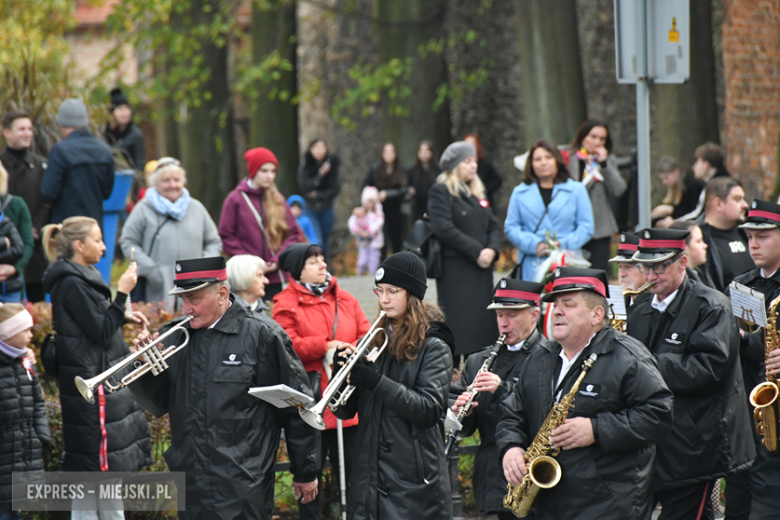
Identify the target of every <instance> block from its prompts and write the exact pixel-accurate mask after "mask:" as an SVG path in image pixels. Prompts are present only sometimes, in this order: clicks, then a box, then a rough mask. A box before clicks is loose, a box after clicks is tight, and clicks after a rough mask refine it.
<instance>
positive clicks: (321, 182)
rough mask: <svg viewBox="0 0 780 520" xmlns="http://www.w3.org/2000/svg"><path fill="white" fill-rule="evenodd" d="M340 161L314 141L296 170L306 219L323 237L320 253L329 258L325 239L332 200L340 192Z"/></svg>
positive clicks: (332, 213) (317, 141)
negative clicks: (304, 205) (304, 204)
mask: <svg viewBox="0 0 780 520" xmlns="http://www.w3.org/2000/svg"><path fill="white" fill-rule="evenodd" d="M340 165H341V161H340V160H339V158H338V156H337V155H336V154H335V153H332V152H331V151H330V149H329V148H328V145H327V143H325V141H323V140H322V139H314V140H313V141H312V142H311V143H309V148H308V149H307V150H306V154H305V155H304V156H303V163H301V165H300V166H299V167H298V187H299V188H300V189H301V192H302V195H303V198H304V200H305V201H306V209H304V210H303V214H304V215H306V216H307V217H309V220H311V222H312V224H314V226H315V227H316V228H317V229H318V230H319V232H320V236H321V237H322V243H321V244H320V247H322V251H323V252H324V254H325V259H327V258H328V239H329V238H330V231H331V229H333V219H334V216H333V215H334V212H333V201H334V200H335V199H336V196H338V194H339V192H341V177H339V166H340Z"/></svg>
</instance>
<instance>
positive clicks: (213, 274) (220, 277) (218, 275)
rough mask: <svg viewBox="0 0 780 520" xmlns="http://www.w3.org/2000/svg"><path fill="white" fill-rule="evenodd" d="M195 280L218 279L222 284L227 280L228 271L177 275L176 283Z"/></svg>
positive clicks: (218, 270)
mask: <svg viewBox="0 0 780 520" xmlns="http://www.w3.org/2000/svg"><path fill="white" fill-rule="evenodd" d="M193 278H216V279H217V280H219V281H220V282H224V281H225V280H227V269H215V270H213V271H192V272H189V273H176V281H177V282H180V281H183V280H192V279H193Z"/></svg>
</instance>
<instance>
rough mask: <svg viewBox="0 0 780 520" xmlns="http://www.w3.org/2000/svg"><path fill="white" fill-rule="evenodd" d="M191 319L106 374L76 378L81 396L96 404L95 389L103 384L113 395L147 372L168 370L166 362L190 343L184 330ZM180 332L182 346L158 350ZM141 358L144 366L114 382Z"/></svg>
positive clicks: (155, 373) (182, 322)
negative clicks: (117, 375) (117, 376)
mask: <svg viewBox="0 0 780 520" xmlns="http://www.w3.org/2000/svg"><path fill="white" fill-rule="evenodd" d="M191 319H192V316H187V317H186V318H184V319H183V320H182V321H181V323H179V324H178V325H176V326H175V327H173V328H172V329H171V330H169V331H168V332H166V333H165V334H163V335H161V336H160V337H159V338H157V339H156V340H154V341H152V342H151V343H149V344H148V345H144V346H143V347H142V348H140V349H139V350H138V351H136V352H135V353H134V354H130V355H129V356H127V357H126V358H124V359H123V360H122V361H120V362H119V363H117V364H116V365H114V366H112V367H111V368H109V369H108V370H106V371H105V372H102V373H100V374H98V375H96V376H95V377H92V378H90V379H83V378H82V377H80V376H76V388H77V389H78V391H79V393H80V394H81V396H82V397H83V398H84V399H86V400H87V401H89V402H90V403H94V402H95V389H97V387H98V386H100V385H101V384H102V385H104V386H105V388H106V391H107V392H108V393H111V394H113V393H114V392H116V391H117V390H119V389H121V388H124V387H126V386H127V385H129V384H131V383H134V382H135V381H137V380H138V379H139V378H140V377H141V376H143V375H145V374H146V373H147V372H151V373H152V375H155V376H156V375H158V374H159V373H161V372H162V371H163V370H165V369H166V368H168V363H167V362H166V360H167V359H168V358H169V357H171V356H172V355H174V354H176V353H177V352H178V351H180V350H181V349H183V348H184V347H186V346H187V343H189V342H190V333H189V332H187V329H186V328H184V325H185V324H187V323H189V321H190V320H191ZM179 331H181V332H183V333H184V342H183V343H182V344H181V345H172V346H170V347H168V348H166V349H165V350H162V351H160V350H159V349H158V348H157V345H158V344H159V343H161V342H162V341H163V340H164V339H165V338H167V337H168V336H170V335H171V334H173V333H174V332H179ZM139 358H143V363H142V364H140V365H138V366H137V367H136V368H135V369H134V370H133V371H132V372H130V373H129V374H127V375H126V376H125V377H123V378H122V379H120V380H119V381H118V382H112V380H113V378H114V376H116V374H118V373H120V372H121V371H122V370H124V369H125V368H127V367H129V366H130V365H132V364H134V363H135V362H136V361H138V359H139Z"/></svg>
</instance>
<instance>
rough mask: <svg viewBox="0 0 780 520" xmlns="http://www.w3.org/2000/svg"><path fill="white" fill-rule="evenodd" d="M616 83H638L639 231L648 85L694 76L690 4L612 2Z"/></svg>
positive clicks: (645, 189)
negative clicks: (691, 53)
mask: <svg viewBox="0 0 780 520" xmlns="http://www.w3.org/2000/svg"><path fill="white" fill-rule="evenodd" d="M614 2H615V3H614V5H615V54H616V56H615V64H616V69H617V70H616V72H617V80H618V83H635V84H636V107H637V115H636V125H637V162H638V183H639V186H638V188H639V189H638V194H639V201H638V202H639V204H638V206H639V226H638V227H639V229H642V228H646V227H650V176H651V170H650V89H649V87H648V84H649V82H650V81H654V82H656V83H684V82H685V81H686V80H687V79H688V77H689V75H690V3H689V1H686V0H614Z"/></svg>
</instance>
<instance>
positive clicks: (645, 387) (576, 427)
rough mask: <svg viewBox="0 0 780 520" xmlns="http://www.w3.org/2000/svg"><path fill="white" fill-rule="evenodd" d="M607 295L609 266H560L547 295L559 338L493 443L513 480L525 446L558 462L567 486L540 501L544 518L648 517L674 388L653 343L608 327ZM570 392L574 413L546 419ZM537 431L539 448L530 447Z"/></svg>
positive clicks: (521, 472)
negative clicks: (658, 449) (657, 360)
mask: <svg viewBox="0 0 780 520" xmlns="http://www.w3.org/2000/svg"><path fill="white" fill-rule="evenodd" d="M608 294H609V293H608V285H607V277H606V273H605V272H604V271H601V270H595V269H574V268H567V267H561V268H558V269H556V271H555V280H554V283H553V290H552V292H551V293H549V294H547V295H545V296H544V297H543V299H545V300H551V301H554V303H555V308H554V310H553V311H552V312H553V320H552V323H553V337H554V339H555V341H551V342H549V343H547V344H543V345H541V346H540V347H539V348H536V349H535V350H534V352H532V353H531V355H530V358H529V359H528V361H527V362H526V363H525V364H524V365H523V368H522V370H521V372H520V377H519V380H518V383H517V384H516V385H515V387H514V389H513V390H512V393H511V394H510V396H509V397H508V398H507V399H506V400H505V401H504V402H503V403H502V409H503V415H502V419H501V421H500V422H499V424H498V428H497V431H496V444H497V446H498V453H499V454H500V456H501V459H502V461H503V469H504V474H505V476H506V478H507V480H508V481H509V483H510V484H511V485H512V486H520V485H521V484H522V481H523V478H524V477H525V476H526V474H527V472H528V470H527V465H528V464H529V463H531V462H532V461H531V460H527V459H526V451H527V450H528V451H531V452H533V453H541V454H547V455H552V456H554V457H555V460H557V462H558V464H559V465H560V471H561V477H560V482H559V483H558V484H557V485H555V486H554V487H550V488H549V489H542V490H541V491H539V493H538V495H537V496H536V498H535V499H534V502H533V504H534V506H535V508H536V518H537V519H539V520H542V519H555V520H567V519H570V520H575V519H576V520H580V519H581V520H586V519H587V520H591V519H594V518H598V519H600V520H603V519H607V520H609V519H615V520H626V519H637V520H639V519H641V520H644V519H648V518H650V514H651V509H652V505H653V500H652V499H653V492H652V481H651V476H652V468H653V462H654V458H655V447H654V444H655V443H656V442H658V441H659V440H660V439H661V438H663V436H664V435H666V433H667V432H668V431H669V429H670V428H671V423H672V394H671V392H670V391H669V388H668V387H667V386H666V384H665V383H664V381H663V378H662V377H661V374H660V372H659V371H658V367H657V365H656V363H655V360H654V359H653V358H652V356H651V355H650V354H649V353H648V352H647V349H645V348H644V346H643V345H642V344H640V343H639V342H638V341H636V340H634V339H633V338H630V337H628V336H626V335H625V334H621V333H619V332H617V331H616V330H614V329H613V328H611V327H609V326H608V324H609V316H608V315H607V310H606V309H608V307H607V300H606V297H607V295H608ZM594 355H595V356H594ZM594 357H595V358H596V359H595V362H594V363H593V364H592V368H590V370H589V371H588V372H587V373H586V374H585V377H584V379H583V380H582V381H581V383H580V385H579V389H578V391H577V392H576V393H575V394H574V395H573V396H572V395H570V393H571V391H572V388H573V387H574V386H575V384H576V381H577V380H578V378H579V377H580V376H581V375H583V362H585V360H589V361H588V363H590V362H591V361H590V360H592V359H593V358H594ZM571 397H573V398H574V402H573V406H572V407H571V408H569V410H568V418H566V416H565V414H564V415H563V417H560V418H558V419H556V421H553V423H558V422H561V424H550V423H548V422H547V421H546V417H547V416H548V412H549V411H550V410H551V409H552V408H553V405H554V404H555V403H556V402H559V401H561V400H562V399H564V398H566V399H568V398H571ZM563 418H566V419H565V422H564V421H563ZM540 430H544V431H543V432H540ZM548 430H549V431H548ZM537 433H541V435H539V440H538V442H540V443H541V444H543V445H545V444H546V445H547V446H542V448H543V449H541V450H539V449H537V448H539V446H531V442H532V439H535V436H536V435H537ZM550 442H552V446H550V445H549V443H550ZM511 494H512V491H510V495H511ZM508 498H509V496H508ZM516 505H517V504H512V509H513V510H514V509H516V507H515V506H516ZM517 509H520V508H519V507H518V508H517Z"/></svg>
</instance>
